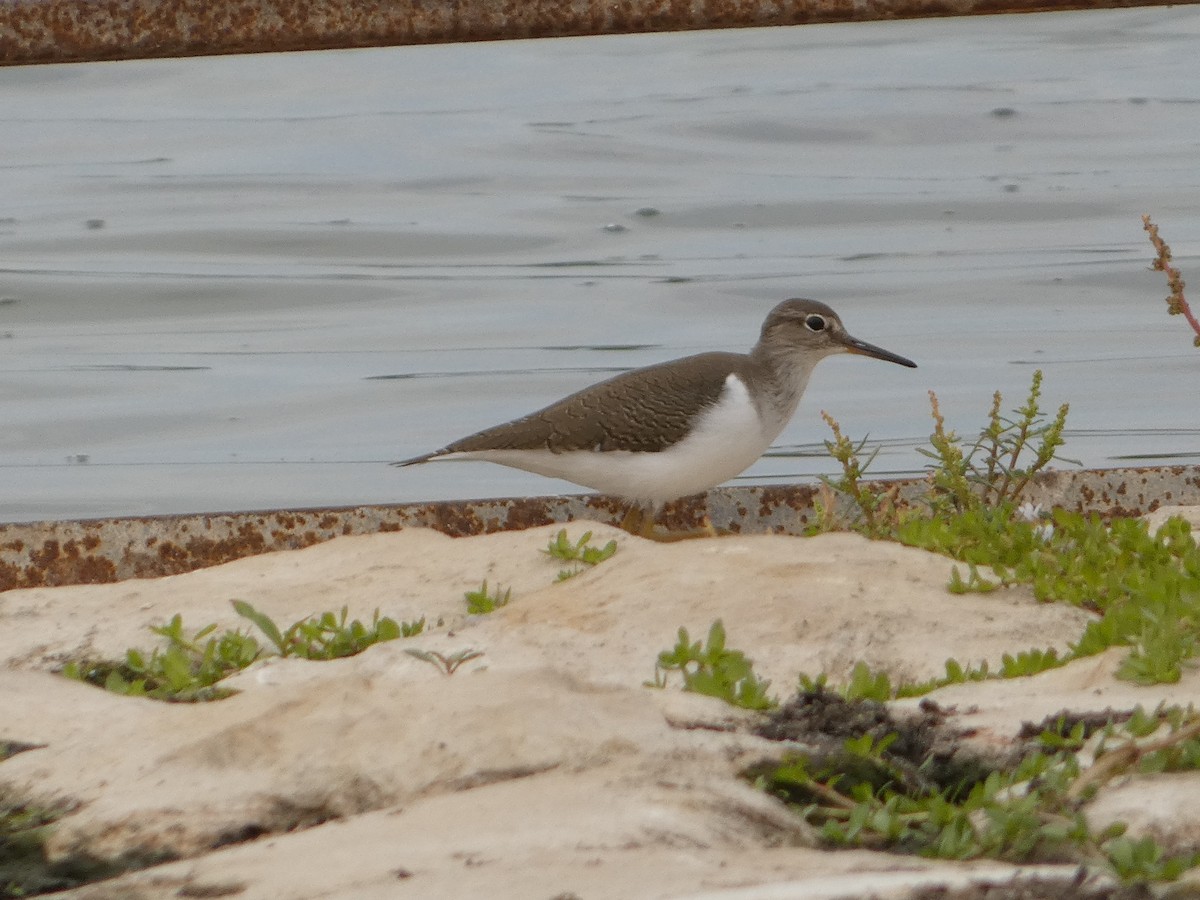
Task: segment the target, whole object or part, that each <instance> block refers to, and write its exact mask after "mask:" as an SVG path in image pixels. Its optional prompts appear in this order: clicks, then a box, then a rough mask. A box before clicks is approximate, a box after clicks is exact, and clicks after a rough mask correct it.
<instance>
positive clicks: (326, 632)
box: [231, 600, 425, 659]
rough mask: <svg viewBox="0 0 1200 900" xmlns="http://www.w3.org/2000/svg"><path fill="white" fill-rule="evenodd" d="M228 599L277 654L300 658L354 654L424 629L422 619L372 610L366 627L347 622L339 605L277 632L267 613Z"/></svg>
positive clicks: (328, 657)
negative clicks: (400, 620) (336, 610)
mask: <svg viewBox="0 0 1200 900" xmlns="http://www.w3.org/2000/svg"><path fill="white" fill-rule="evenodd" d="M231 602H232V603H233V608H234V609H235V610H236V611H237V614H238V615H239V616H242V617H243V618H245V619H248V620H249V621H251V622H253V623H254V624H255V625H257V626H258V629H259V630H260V631H262V633H263V634H265V635H266V636H267V638H268V639H269V640H270V641H271V643H272V644H274V645H275V649H276V651H277V652H278V653H279V655H280V656H298V657H300V658H301V659H339V658H341V657H343V656H354V655H356V654H358V653H362V651H364V650H366V649H367V648H368V647H370V646H371V645H372V644H378V643H379V642H381V641H394V640H395V639H396V638H399V637H409V636H412V635H414V634H420V633H421V632H422V631H423V630H424V628H425V620H424V619H423V618H422V619H420V620H418V621H416V622H405V623H404V624H403V625H401V624H399V623H397V622H396V621H395V620H394V619H391V618H388V617H387V616H384V617H382V618H380V616H379V610H375V614H374V617H373V618H372V620H371V624H370V625H369V626H367V625H364V624H363V623H362V622H360V621H359V620H358V619H355V620H353V621H352V622H347V621H346V619H347V617H348V610H347V608H346V607H344V606H343V607H342V610H341V613H340V614H339V615H334V614H333V613H332V612H325V613H322V614H321V615H319V616H311V617H309V618H307V619H301V620H300V621H298V622H295V623H293V624H292V625H291V626H289V627H288V629H287V630H286V631H282V632H281V631H280V630H279V627H278V626H277V625H276V624H275V622H274V621H273V620H272V619H271V618H270V617H269V616H267V615H265V614H263V613H261V612H259V611H258V610H256V609H255V608H254V607H253V606H251V605H250V604H249V603H247V602H245V601H244V600H233V601H231Z"/></svg>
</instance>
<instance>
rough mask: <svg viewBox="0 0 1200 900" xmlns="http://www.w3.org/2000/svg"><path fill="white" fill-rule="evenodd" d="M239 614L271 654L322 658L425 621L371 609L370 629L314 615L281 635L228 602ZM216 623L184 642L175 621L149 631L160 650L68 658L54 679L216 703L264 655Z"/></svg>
mask: <svg viewBox="0 0 1200 900" xmlns="http://www.w3.org/2000/svg"><path fill="white" fill-rule="evenodd" d="M231 603H232V604H233V608H234V610H235V611H236V612H237V614H238V615H239V616H241V617H242V618H244V619H247V620H248V621H250V622H251V623H253V624H254V625H255V626H256V627H257V628H258V629H259V631H261V632H262V633H263V635H264V636H265V637H266V638H267V640H268V641H269V642H270V644H271V645H274V648H275V650H274V652H275V653H276V654H277V655H279V656H295V657H300V658H301V659H313V660H326V659H336V658H339V657H343V656H353V655H354V654H357V653H361V652H362V651H363V650H365V649H366V648H367V647H369V646H371V645H372V644H377V643H379V642H381V641H390V640H395V639H396V638H399V637H411V636H413V635H416V634H420V633H421V631H422V630H423V629H424V627H425V620H424V619H423V618H422V619H419V620H417V621H415V622H403V623H397V622H396V621H395V620H393V619H390V618H388V617H386V616H384V617H382V618H381V617H380V615H379V610H375V614H374V617H373V618H372V620H371V624H370V625H369V626H368V625H364V624H363V623H361V622H359V621H358V620H357V619H355V620H353V621H351V622H347V618H348V612H347V609H346V607H342V610H341V613H340V614H339V615H335V614H334V613H332V612H326V613H322V614H321V615H320V616H313V617H309V618H306V619H301V620H300V621H298V622H295V623H293V624H292V625H290V626H288V628H286V629H284V630H281V629H280V628H279V626H278V625H277V624H276V623H275V621H274V620H273V619H271V618H270V616H267V615H266V614H264V613H262V612H260V611H258V610H257V609H255V608H254V607H253V606H251V605H250V604H249V603H246V602H245V601H243V600H233V601H231ZM216 629H217V626H216V625H208V626H206V627H204V628H201V629H200V630H199V631H197V632H195V633H194V634H193V635H192V636H191V637H188V636H187V633H186V632H185V631H184V627H183V617H182V616H180V615H178V614H177V615H175V616H173V617H172V618H171V620H170V621H169V622H168V623H167V624H166V625H160V626H156V627H152V628H151V629H150V630H151V631H152V632H153V633H154V634H157V635H158V636H160V637H162V638H165V639H166V646H165V647H162V648H156V649H155V650H153V651H152V652H151V653H150V655H149V656H147V655H146V654H145V653H144V652H143V651H141V650H138V649H136V648H130V649H129V650H126V651H125V658H124V660H122V661H120V662H104V661H98V662H97V661H80V660H72V661H70V662H68V663H67V664H66V665H65V666H63V668H62V671H61V674H62V675H65V676H66V677H68V678H74V679H76V680H79V681H86V682H88V683H89V684H94V685H97V686H100V687H103V688H105V689H106V690H109V691H112V692H113V693H116V694H124V695H127V696H134V697H150V698H152V699H155V700H169V701H174V702H194V701H202V700H220V699H222V698H224V697H228V696H230V695H231V694H233V693H234V691H232V690H230V689H228V688H223V687H221V686H220V685H219V682H220V681H222V680H223V679H225V678H227V677H228V676H230V675H232V674H234V673H235V672H239V671H241V670H242V669H244V668H246V667H247V666H249V665H250V664H251V663H253V662H255V661H257V660H259V659H261V658H262V657H263V656H266V655H268V654H269V653H270V652H271V651H270V650H268V648H267V646H264V645H263V644H261V643H259V641H258V640H257V639H256V638H255V637H254V636H253V635H251V634H249V633H245V632H242V631H233V630H227V631H224V632H222V633H221V634H219V635H218V634H215V632H216Z"/></svg>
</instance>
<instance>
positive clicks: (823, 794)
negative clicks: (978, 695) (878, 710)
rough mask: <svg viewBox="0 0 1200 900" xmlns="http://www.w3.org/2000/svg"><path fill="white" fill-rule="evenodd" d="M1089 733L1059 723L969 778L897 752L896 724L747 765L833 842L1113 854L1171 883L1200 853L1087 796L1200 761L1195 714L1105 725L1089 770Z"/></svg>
mask: <svg viewBox="0 0 1200 900" xmlns="http://www.w3.org/2000/svg"><path fill="white" fill-rule="evenodd" d="M1085 731H1086V729H1085V727H1084V726H1083V723H1078V724H1076V725H1073V726H1072V727H1071V728H1070V729H1066V727H1065V723H1059V725H1058V726H1056V727H1054V728H1052V729H1047V730H1046V731H1045V732H1043V734H1042V735H1041V736H1040V738H1039V740H1040V742H1041V745H1042V746H1043V747H1045V748H1048V749H1049V752H1047V751H1045V750H1035V751H1031V752H1029V753H1027V754H1026V755H1025V756H1023V757H1022V758H1021V759H1020V760H1019V761H1017V762H1016V763H1015V764H1012V765H1009V766H1007V767H1001V768H993V769H992V770H991V771H985V772H980V773H979V775H978V777H975V778H972V779H969V780H966V781H964V780H962V772H963V770H962V769H953V770H947V772H946V773H945V775H944V776H943V780H940V781H939V780H937V779H936V777H934V776H935V775H936V772H935V770H934V769H933V768H931V767H930V766H929V765H928V763H929V762H930V759H929V758H926V759H925V760H916V761H913V760H904V759H901V758H900V757H898V756H896V755H895V754H894V753H893V742H894V740H895V738H896V735H895V734H894V733H893V734H889V735H887V736H885V737H883V738H876V737H872V736H871V735H869V734H862V735H859V736H856V737H852V738H848V739H846V740H845V741H844V742H843V744H842V747H841V749H840V751H838V752H832V753H831V752H824V753H820V752H805V753H791V754H788V755H786V756H785V757H784V758H783V759H782V760H781V761H780V762H779V763H778V764H777V765H775V766H773V767H771V768H769V769H766V770H763V769H762V768H757V769H755V770H750V771H748V772H747V773H746V774H747V777H751V778H754V779H755V781H756V783H758V784H759V786H760V787H762V788H764V789H765V790H768V791H770V792H771V793H773V794H775V795H776V796H779V797H780V798H782V799H784V800H785V801H787V802H788V803H789V804H791V805H792V806H793V807H794V808H795V809H796V810H797V812H799V813H800V814H801V815H802V816H803V817H804V818H805V819H806V820H807V821H808V822H810V823H811V824H813V825H814V826H815V827H816V828H817V829H818V833H819V835H820V837H821V838H822V840H823V841H824V842H825V843H827V844H829V845H831V846H853V847H868V848H873V849H880V850H891V851H893V852H899V853H915V854H920V855H922V856H935V857H941V858H947V859H974V858H980V857H988V858H994V859H1003V860H1009V861H1012V862H1026V861H1034V860H1036V861H1043V862H1072V863H1086V864H1093V865H1095V864H1106V865H1107V866H1108V867H1109V868H1110V869H1111V871H1112V872H1113V873H1114V874H1116V875H1117V876H1118V877H1120V878H1121V879H1122V880H1125V881H1169V880H1173V879H1175V878H1178V877H1179V875H1181V874H1182V873H1183V872H1184V871H1186V870H1187V869H1189V868H1192V867H1194V866H1197V865H1200V853H1193V854H1180V855H1176V856H1170V855H1168V854H1167V853H1166V852H1165V851H1164V850H1163V848H1162V847H1161V846H1160V845H1158V844H1157V843H1156V842H1155V841H1154V840H1153V839H1150V838H1142V839H1140V840H1132V839H1129V838H1127V837H1125V836H1124V835H1123V828H1122V827H1120V826H1117V827H1113V828H1108V829H1104V830H1101V831H1098V832H1094V831H1092V830H1091V829H1089V827H1088V825H1087V822H1086V820H1085V819H1084V817H1083V814H1082V804H1083V803H1084V802H1086V801H1087V800H1088V799H1090V798H1092V797H1094V796H1095V794H1096V793H1097V791H1098V790H1100V789H1101V788H1102V787H1103V786H1104V785H1105V784H1107V783H1108V782H1109V781H1111V780H1112V779H1114V778H1120V777H1123V776H1125V775H1127V774H1128V773H1131V772H1134V771H1148V770H1149V771H1153V770H1155V766H1164V767H1172V768H1176V769H1183V768H1188V769H1196V768H1198V767H1200V737H1198V736H1200V716H1197V714H1196V713H1195V712H1194V711H1191V710H1181V709H1179V708H1178V707H1175V708H1171V709H1160V710H1157V711H1156V712H1155V713H1153V714H1146V713H1145V712H1144V711H1143V710H1140V709H1139V710H1136V711H1135V714H1134V715H1133V716H1131V717H1130V718H1129V720H1128V721H1127V722H1126V723H1125V724H1124V725H1122V726H1117V725H1115V724H1112V723H1110V724H1108V725H1106V726H1105V727H1104V729H1103V731H1102V733H1101V734H1102V740H1101V741H1100V744H1099V746H1098V747H1097V749H1096V751H1095V753H1094V759H1093V762H1092V764H1091V765H1090V766H1088V767H1086V768H1085V767H1083V766H1082V765H1081V763H1080V761H1079V758H1078V757H1077V756H1076V753H1075V751H1077V750H1078V749H1079V748H1080V747H1081V745H1082V742H1083V738H1084V736H1085ZM1160 732H1161V733H1162V734H1161V736H1159V734H1160ZM1148 734H1149V735H1152V736H1154V737H1153V739H1148ZM928 752H930V753H931V752H932V751H928ZM914 773H916V775H915V777H914ZM931 778H932V780H931Z"/></svg>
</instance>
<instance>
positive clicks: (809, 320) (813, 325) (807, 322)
mask: <svg viewBox="0 0 1200 900" xmlns="http://www.w3.org/2000/svg"><path fill="white" fill-rule="evenodd" d="M828 326H829V323H828V322H826V321H825V317H824V316H818V315H817V314H816V313H812V314H810V315H807V316H805V317H804V327H805V328H807V329H808V330H809V331H824V330H825V329H826V328H827V327H828Z"/></svg>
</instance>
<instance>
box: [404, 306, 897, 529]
mask: <svg viewBox="0 0 1200 900" xmlns="http://www.w3.org/2000/svg"><path fill="white" fill-rule="evenodd" d="M837 353H853V354H857V355H859V356H869V357H874V358H875V359H880V360H884V361H886V362H891V363H895V364H897V365H901V366H906V367H909V368H914V369H915V368H916V366H917V364H916V363H914V362H913V361H912V360H909V359H906V358H905V357H903V356H900V355H898V354H895V353H892V352H891V351H889V350H884V349H883V348H882V347H877V346H875V345H874V344H868V343H867V342H866V341H861V340H859V339H858V338H855V337H852V336H851V335H850V334H849V333H848V332H847V331H846V327H845V326H844V325H843V324H842V320H841V318H840V317H839V316H838V314H837V313H836V312H834V311H833V310H832V309H831V308H830V307H829V306H827V305H826V304H824V303H821V302H820V301H817V300H809V299H805V298H799V297H797V298H792V299H789V300H784V301H783V302H782V303H780V304H778V305H777V306H776V307H775V308H774V309H772V310H771V312H770V313H769V314H768V315H767V317H766V320H765V321H764V322H763V325H762V331H761V333H760V335H759V338H758V342H757V343H755V345H754V346H753V347H752V348H751V349H750V352H749V353H729V352H723V351H711V352H707V353H699V354H696V355H694V356H685V357H683V358H681V359H674V360H670V361H668V362H662V363H657V364H655V365H650V366H646V367H644V368H640V369H633V370H631V371H628V372H623V373H621V374H620V375H617V376H615V377H613V378H609V379H608V380H606V381H601V382H599V383H597V384H593V385H592V386H590V387H586V388H584V389H583V390H581V391H577V392H576V393H574V394H571V395H570V396H567V397H564V398H563V399H561V400H559V401H557V402H555V403H552V404H550V405H549V406H547V407H545V408H544V409H540V410H538V411H537V412H533V413H530V414H529V415H527V416H522V417H521V418H519V419H514V420H512V421H511V422H505V423H503V424H501V425H496V426H493V427H492V428H486V429H484V430H483V431H479V432H476V433H475V434H472V435H469V436H467V437H464V438H462V439H460V440H457V441H454V442H453V443H450V444H447V445H446V446H445V447H442V448H441V449H440V450H435V451H433V452H431V453H424V454H422V455H420V456H414V457H412V458H411V459H405V460H401V461H400V462H395V463H392V465H394V466H414V465H419V464H421V463H426V462H433V461H441V460H482V461H486V462H492V463H499V464H500V465H504V466H510V467H512V468H516V469H523V470H525V471H527V472H534V473H536V474H538V475H544V476H547V477H550V478H561V479H563V480H566V481H570V482H572V483H574V484H578V485H581V486H583V487H587V488H591V489H592V490H595V491H598V492H600V493H602V494H608V495H611V496H615V497H618V498H621V499H623V500H625V501H627V502H628V503H629V504H630V512H629V515H627V516H626V519H625V521H624V522H623V523H622V524H623V526H624V527H626V528H627V529H628V530H631V531H636V530H637V525H638V520H639V516H640V532H641V533H642V534H643V535H645V536H652V531H653V524H654V517H655V514H656V512H657V510H659V509H660V508H661V507H662V506H663V505H664V504H666V503H668V502H670V501H672V500H676V499H679V498H680V497H685V496H689V495H692V494H699V493H702V492H705V491H708V490H709V489H711V488H714V487H716V486H717V485H719V484H721V483H722V482H725V481H728V480H729V479H731V478H733V477H735V476H737V475H740V474H741V473H742V472H743V471H745V470H746V469H747V468H749V467H750V466H751V465H752V464H753V463H754V462H755V461H756V460H757V459H758V458H759V457H760V456H762V454H763V453H764V452H765V451H766V450H767V449H768V448H769V447H770V446H771V444H772V443H773V442H774V440H775V439H776V438H777V437H779V435H780V433H781V432H782V431H783V429H784V427H785V426H786V425H787V424H788V422H789V421H790V420H791V418H792V415H793V414H794V413H795V411H796V407H797V406H798V405H799V403H800V398H801V396H802V395H803V393H804V389H805V387H806V386H807V385H808V379H809V376H810V375H811V374H812V371H813V368H814V367H815V366H816V365H817V363H819V362H820V361H821V360H822V359H824V358H825V357H827V356H832V355H834V354H837Z"/></svg>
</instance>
